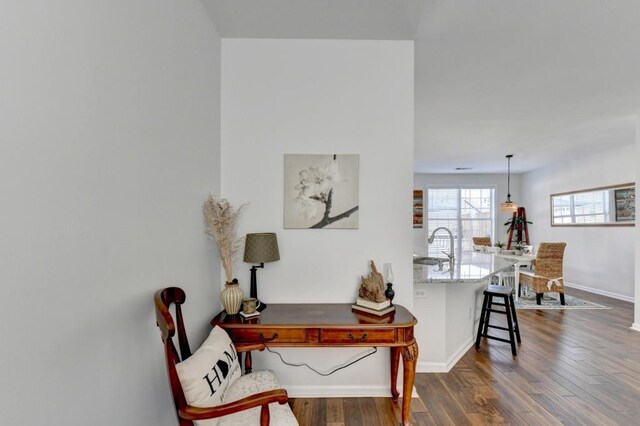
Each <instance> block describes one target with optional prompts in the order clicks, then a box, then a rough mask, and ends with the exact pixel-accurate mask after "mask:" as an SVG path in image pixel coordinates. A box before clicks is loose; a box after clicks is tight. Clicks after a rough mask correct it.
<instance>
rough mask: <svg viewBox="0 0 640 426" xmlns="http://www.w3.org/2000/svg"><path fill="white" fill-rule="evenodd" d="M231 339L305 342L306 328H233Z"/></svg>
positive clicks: (257, 341)
mask: <svg viewBox="0 0 640 426" xmlns="http://www.w3.org/2000/svg"><path fill="white" fill-rule="evenodd" d="M231 339H232V340H233V341H234V342H236V343H260V342H265V343H305V342H306V341H307V330H305V329H303V328H300V329H296V328H293V329H281V328H249V329H234V330H233V331H232V333H231Z"/></svg>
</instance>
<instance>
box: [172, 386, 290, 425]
mask: <svg viewBox="0 0 640 426" xmlns="http://www.w3.org/2000/svg"><path fill="white" fill-rule="evenodd" d="M288 401H289V396H288V395H287V391H286V390H284V389H273V390H270V391H265V392H260V393H255V394H253V395H249V396H247V397H245V398H242V399H239V400H237V401H233V402H229V403H227V404H221V405H218V406H216V407H194V406H192V405H187V406H186V407H184V408H180V409H179V410H178V415H179V416H180V417H181V418H183V419H186V420H205V419H211V418H215V417H222V416H226V415H228V414H232V413H237V412H238V411H243V410H248V409H250V408H254V407H260V406H262V405H266V404H270V403H272V402H277V403H278V404H286V403H287V402H288Z"/></svg>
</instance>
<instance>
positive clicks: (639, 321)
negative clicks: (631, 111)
mask: <svg viewBox="0 0 640 426" xmlns="http://www.w3.org/2000/svg"><path fill="white" fill-rule="evenodd" d="M635 148H636V149H635V158H636V166H635V167H636V170H637V169H638V165H637V164H638V163H637V159H638V158H640V114H638V115H636V147H635ZM637 173H638V172H637V171H636V176H637ZM636 183H637V182H636ZM636 192H637V190H636ZM638 211H640V199H638V197H636V212H638ZM635 230H636V232H635V237H636V260H635V265H636V267H635V273H636V275H635V283H634V289H635V294H634V302H635V304H634V310H635V315H634V321H633V328H634V329H635V330H637V331H640V226H636V227H635Z"/></svg>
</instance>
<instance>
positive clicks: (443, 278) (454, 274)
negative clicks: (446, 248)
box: [413, 252, 516, 285]
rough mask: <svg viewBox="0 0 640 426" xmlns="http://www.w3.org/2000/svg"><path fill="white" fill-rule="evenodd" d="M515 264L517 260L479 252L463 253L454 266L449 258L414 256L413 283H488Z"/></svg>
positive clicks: (455, 260) (454, 262) (456, 259)
mask: <svg viewBox="0 0 640 426" xmlns="http://www.w3.org/2000/svg"><path fill="white" fill-rule="evenodd" d="M515 263H516V261H515V260H513V261H509V260H506V259H499V258H496V256H495V255H492V254H486V253H479V252H471V253H463V254H462V255H461V256H459V258H455V259H454V261H453V265H451V262H449V259H448V258H447V257H441V258H440V257H427V256H415V255H414V259H413V283H414V285H415V284H431V283H450V284H452V283H473V284H475V283H488V280H489V278H490V277H492V276H493V275H495V274H497V273H498V272H501V271H504V270H506V269H508V268H510V267H511V266H513V265H514V264H515Z"/></svg>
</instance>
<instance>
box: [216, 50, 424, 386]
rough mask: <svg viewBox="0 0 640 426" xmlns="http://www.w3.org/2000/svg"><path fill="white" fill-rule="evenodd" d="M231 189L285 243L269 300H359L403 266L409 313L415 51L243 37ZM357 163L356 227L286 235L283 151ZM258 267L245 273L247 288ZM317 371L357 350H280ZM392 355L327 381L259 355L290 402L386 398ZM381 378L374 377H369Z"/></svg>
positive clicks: (227, 126) (250, 226) (231, 79)
mask: <svg viewBox="0 0 640 426" xmlns="http://www.w3.org/2000/svg"><path fill="white" fill-rule="evenodd" d="M222 46H223V48H222V52H223V53H222V58H223V61H222V64H223V67H222V156H223V158H224V161H223V163H222V192H223V194H224V195H225V196H226V197H227V198H229V199H230V200H231V201H233V202H235V203H244V202H249V203H250V205H249V206H248V208H247V209H246V211H245V213H244V214H243V216H242V219H241V221H240V230H241V232H242V233H246V232H260V231H273V232H276V233H277V234H278V241H279V246H280V256H281V260H280V261H278V262H274V263H269V264H267V265H265V268H264V270H260V271H259V272H258V275H259V276H258V287H259V289H258V293H259V296H260V297H261V298H262V299H264V300H265V302H267V303H269V302H282V303H284V302H298V303H321V302H341V303H351V302H353V300H354V298H355V296H356V294H357V289H358V286H359V277H360V275H361V274H367V273H368V272H369V266H368V262H369V260H371V259H373V260H374V261H375V262H376V264H377V265H378V266H379V267H382V264H383V263H384V262H391V263H392V264H393V267H394V273H395V277H396V279H395V285H394V288H395V290H396V295H397V296H396V301H397V302H398V303H399V304H402V305H405V306H407V307H409V308H410V307H411V305H412V300H413V298H412V263H411V229H412V228H411V226H412V225H411V189H412V188H411V187H412V174H413V172H412V169H413V42H398V41H344V40H247V39H245V40H240V39H225V40H223V43H222ZM285 153H297V154H305V153H307V154H331V153H345V154H359V155H360V210H359V218H360V227H359V229H357V230H338V229H328V230H327V229H325V230H304V229H283V187H282V185H283V154H285ZM249 266H250V265H248V264H243V263H241V264H239V265H238V269H237V271H238V272H237V275H238V278H239V279H240V281H241V283H242V287H243V289H244V290H245V292H248V290H249V286H248V284H249ZM282 352H283V353H285V355H286V356H287V357H288V358H289V359H292V360H296V361H305V362H308V363H310V364H312V365H314V366H316V367H319V368H321V369H322V368H326V367H329V366H332V365H336V364H338V363H340V362H341V361H343V360H345V359H347V358H349V357H350V356H351V355H353V354H354V353H358V352H361V351H360V350H352V349H323V350H310V349H302V350H286V349H283V350H282ZM387 356H388V351H387V350H381V351H380V352H379V353H378V354H377V355H376V356H374V357H372V358H368V359H366V360H365V361H363V362H362V363H360V364H357V365H355V366H353V367H350V368H348V369H346V370H343V371H341V372H339V373H336V374H335V375H334V376H330V377H327V378H323V377H320V376H317V375H315V374H313V373H310V372H308V371H307V370H303V369H299V368H293V367H287V366H284V365H283V364H281V363H280V362H279V361H278V360H277V359H276V357H275V356H274V355H272V354H268V353H261V354H258V355H257V356H255V357H254V358H255V364H256V366H257V367H268V368H272V369H274V370H276V372H277V374H278V377H279V378H280V380H281V381H282V382H283V383H284V384H285V386H286V387H287V389H288V390H289V392H290V394H291V395H323V394H329V395H332V396H341V395H354V394H364V395H388V394H389V389H388V382H389V377H388V369H389V367H388V365H389V362H388V357H387ZM371 371H375V372H376V374H370V372H371Z"/></svg>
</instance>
